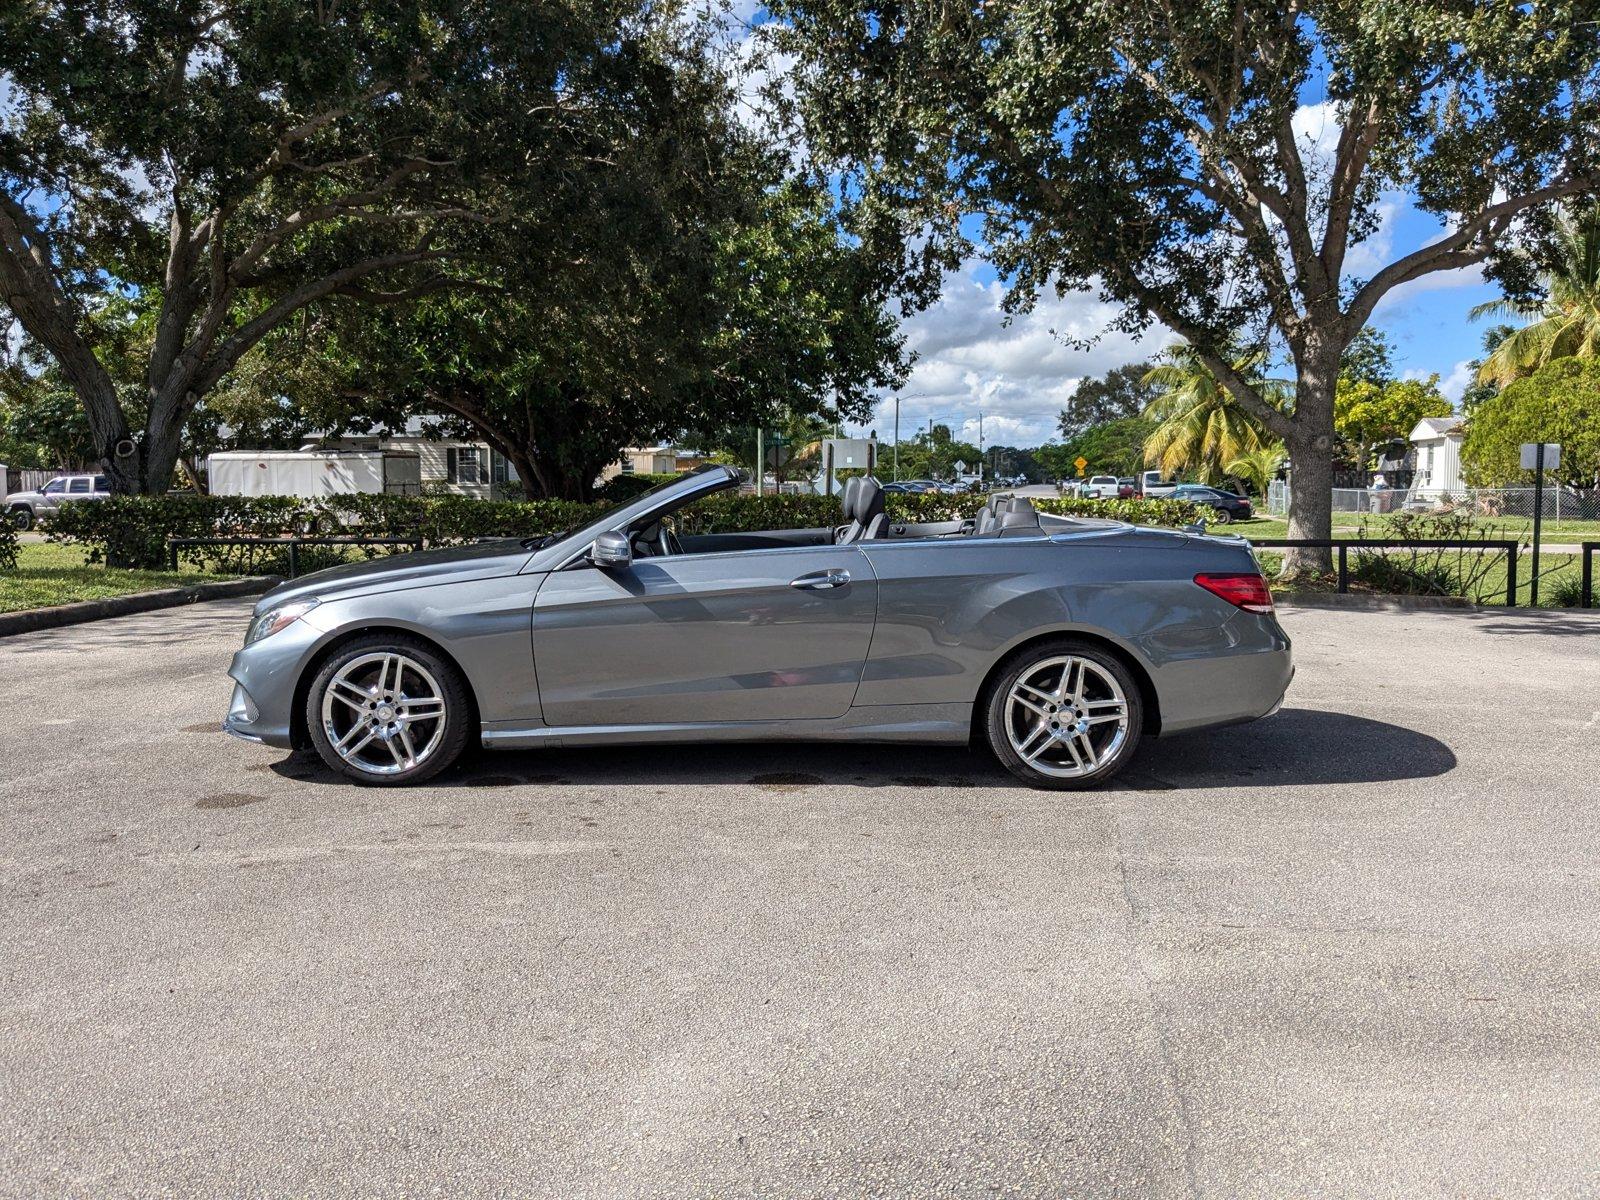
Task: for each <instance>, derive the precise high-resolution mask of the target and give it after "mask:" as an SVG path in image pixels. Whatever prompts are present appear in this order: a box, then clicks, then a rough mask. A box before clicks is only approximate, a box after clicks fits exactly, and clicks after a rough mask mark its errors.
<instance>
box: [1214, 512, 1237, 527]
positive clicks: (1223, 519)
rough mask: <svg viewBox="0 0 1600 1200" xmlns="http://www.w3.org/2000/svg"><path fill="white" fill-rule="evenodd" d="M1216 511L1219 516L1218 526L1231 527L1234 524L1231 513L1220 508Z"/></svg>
mask: <svg viewBox="0 0 1600 1200" xmlns="http://www.w3.org/2000/svg"><path fill="white" fill-rule="evenodd" d="M1215 511H1216V514H1217V524H1218V525H1231V524H1233V514H1232V513H1231V512H1229V511H1228V510H1227V509H1225V508H1219V509H1216V510H1215Z"/></svg>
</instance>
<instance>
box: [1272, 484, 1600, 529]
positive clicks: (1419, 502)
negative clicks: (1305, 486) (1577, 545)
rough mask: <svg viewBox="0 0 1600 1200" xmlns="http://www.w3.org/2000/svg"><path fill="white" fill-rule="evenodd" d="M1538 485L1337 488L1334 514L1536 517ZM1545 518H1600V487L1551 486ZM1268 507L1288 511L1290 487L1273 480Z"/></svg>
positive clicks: (1545, 498)
mask: <svg viewBox="0 0 1600 1200" xmlns="http://www.w3.org/2000/svg"><path fill="white" fill-rule="evenodd" d="M1534 497H1535V493H1534V489H1533V488H1531V487H1520V488H1460V489H1457V490H1454V491H1446V490H1444V489H1440V488H1334V489H1333V511H1334V512H1336V513H1368V514H1371V513H1378V514H1383V513H1396V512H1467V513H1472V514H1473V515H1475V516H1480V517H1485V518H1490V519H1493V518H1495V517H1532V516H1533V509H1534V503H1535V498H1534ZM1539 504H1540V507H1541V508H1542V510H1543V516H1544V519H1545V520H1547V521H1594V520H1600V491H1582V492H1580V491H1577V490H1576V489H1574V488H1567V487H1556V486H1550V487H1546V488H1545V489H1544V495H1543V497H1542V498H1541V499H1540V501H1539ZM1265 507H1266V511H1267V512H1268V513H1270V514H1271V515H1273V516H1275V517H1286V516H1288V515H1289V486H1288V484H1286V483H1285V482H1284V481H1283V480H1281V479H1275V480H1273V481H1272V483H1271V485H1270V486H1268V488H1267V498H1266V506H1265Z"/></svg>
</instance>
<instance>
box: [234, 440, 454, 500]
mask: <svg viewBox="0 0 1600 1200" xmlns="http://www.w3.org/2000/svg"><path fill="white" fill-rule="evenodd" d="M206 475H207V476H208V477H209V479H210V482H211V494H212V495H214V496H300V497H302V498H303V499H306V500H322V499H325V498H326V497H329V496H348V495H358V494H365V495H379V494H382V493H391V494H395V495H402V496H417V495H421V493H422V459H421V458H420V457H419V456H418V455H417V454H416V453H414V452H407V451H399V452H396V451H392V450H256V451H250V450H229V451H223V452H220V453H217V454H213V455H211V456H210V457H208V458H207V459H206Z"/></svg>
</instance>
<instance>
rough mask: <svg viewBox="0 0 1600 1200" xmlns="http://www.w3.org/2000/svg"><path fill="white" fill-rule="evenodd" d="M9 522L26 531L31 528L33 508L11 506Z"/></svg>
mask: <svg viewBox="0 0 1600 1200" xmlns="http://www.w3.org/2000/svg"><path fill="white" fill-rule="evenodd" d="M11 523H12V524H13V525H15V526H16V527H17V528H18V529H20V530H22V531H23V532H24V533H26V532H27V531H28V530H30V529H32V528H33V509H31V508H20V507H19V508H13V509H12V510H11Z"/></svg>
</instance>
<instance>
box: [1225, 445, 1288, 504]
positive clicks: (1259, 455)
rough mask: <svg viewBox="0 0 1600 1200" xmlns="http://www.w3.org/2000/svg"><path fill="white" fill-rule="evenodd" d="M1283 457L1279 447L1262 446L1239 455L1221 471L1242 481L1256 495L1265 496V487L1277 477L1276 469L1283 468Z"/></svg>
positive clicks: (1281, 449) (1282, 451) (1281, 448)
mask: <svg viewBox="0 0 1600 1200" xmlns="http://www.w3.org/2000/svg"><path fill="white" fill-rule="evenodd" d="M1284 457H1285V455H1284V450H1283V447H1282V446H1281V445H1278V446H1263V447H1262V448H1261V449H1259V450H1252V451H1251V452H1250V453H1249V454H1245V455H1241V456H1240V457H1239V458H1236V459H1234V460H1233V461H1232V462H1230V463H1228V464H1227V465H1226V466H1224V467H1223V468H1222V469H1223V471H1224V472H1226V473H1227V474H1229V475H1231V476H1233V478H1235V479H1240V480H1243V481H1244V482H1245V483H1246V484H1248V485H1249V486H1250V487H1251V489H1252V490H1254V491H1255V492H1256V494H1257V495H1265V494H1266V491H1267V485H1268V484H1270V483H1271V482H1272V481H1273V480H1274V479H1276V478H1277V477H1278V468H1280V467H1282V466H1283V461H1284Z"/></svg>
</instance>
